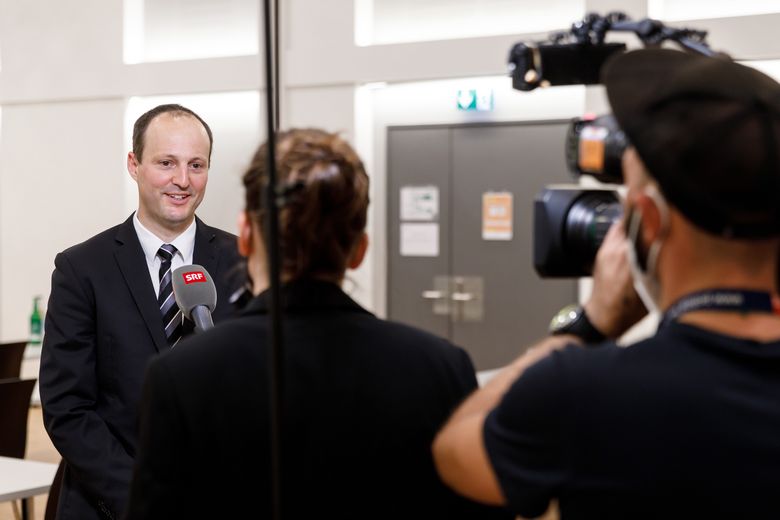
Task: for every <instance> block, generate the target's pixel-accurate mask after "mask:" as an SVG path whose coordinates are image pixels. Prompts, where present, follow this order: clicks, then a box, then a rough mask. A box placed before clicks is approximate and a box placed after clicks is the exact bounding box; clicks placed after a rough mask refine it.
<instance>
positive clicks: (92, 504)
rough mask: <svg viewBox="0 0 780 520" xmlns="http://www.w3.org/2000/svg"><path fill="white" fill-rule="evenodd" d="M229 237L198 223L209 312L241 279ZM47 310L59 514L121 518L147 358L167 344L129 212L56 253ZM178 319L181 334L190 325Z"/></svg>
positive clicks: (45, 373)
mask: <svg viewBox="0 0 780 520" xmlns="http://www.w3.org/2000/svg"><path fill="white" fill-rule="evenodd" d="M239 261H240V257H239V255H238V251H237V247H236V237H235V236H233V235H231V234H229V233H226V232H224V231H221V230H219V229H216V228H212V227H210V226H207V225H205V224H204V223H203V222H201V221H200V220H198V221H197V231H196V233H195V248H194V250H193V262H194V263H197V264H200V265H202V266H203V267H205V268H206V270H207V271H208V272H209V273H210V274H211V276H212V277H213V279H214V281H215V284H216V286H217V307H216V309H215V310H214V319H215V320H216V321H219V320H220V319H223V318H225V317H227V316H229V315H231V314H234V312H233V309H232V307H231V305H230V303H228V300H229V296H230V294H231V293H232V292H233V291H234V290H235V289H236V288H237V287H240V286H241V284H242V283H243V278H244V277H243V276H242V274H241V273H240V272H239V271H237V270H236V268H235V266H236V264H237V263H238V262H239ZM54 265H55V270H54V274H53V275H52V288H51V296H50V298H49V305H48V311H47V314H46V321H45V324H46V333H45V335H44V339H43V349H42V353H41V369H40V392H41V401H42V405H43V416H44V421H45V426H46V430H47V432H48V433H49V436H50V437H51V439H52V442H53V443H54V446H55V447H56V448H57V451H59V452H60V454H61V455H62V457H63V458H64V459H65V462H66V469H65V473H64V478H63V485H62V491H61V493H60V499H59V507H58V517H57V518H58V519H59V520H68V519H73V520H91V519H98V518H118V517H120V515H121V513H122V511H123V509H124V507H125V505H126V501H127V495H128V493H129V487H130V477H131V475H132V469H133V457H134V456H135V451H136V433H137V416H136V413H137V409H138V401H139V400H140V397H141V384H142V382H143V374H144V370H145V368H146V365H147V362H148V361H149V359H150V358H151V357H152V356H153V355H155V354H156V353H157V352H160V351H165V350H168V349H169V347H168V344H167V341H166V339H165V331H164V330H163V323H162V317H161V316H160V310H159V308H158V306H157V295H156V294H155V293H154V288H153V285H152V281H151V279H150V277H149V269H148V267H147V265H146V259H145V258H144V253H143V250H142V248H141V244H140V242H139V241H138V235H136V232H135V228H134V227H133V220H132V216H131V217H130V218H128V219H127V220H126V221H125V222H124V223H122V224H120V225H118V226H115V227H113V228H111V229H108V230H106V231H104V232H102V233H100V234H98V235H96V236H94V237H92V238H91V239H89V240H87V241H86V242H83V243H81V244H78V245H76V246H73V247H71V248H69V249H67V250H66V251H64V252H62V253H60V254H58V255H57V258H56V259H55V261H54ZM192 328H193V326H192V323H190V322H186V323H185V327H184V333H185V334H187V333H188V331H190V332H191V331H192Z"/></svg>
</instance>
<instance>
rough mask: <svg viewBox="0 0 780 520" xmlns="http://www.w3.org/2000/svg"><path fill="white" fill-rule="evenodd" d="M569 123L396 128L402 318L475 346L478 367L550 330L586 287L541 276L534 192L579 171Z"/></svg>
mask: <svg viewBox="0 0 780 520" xmlns="http://www.w3.org/2000/svg"><path fill="white" fill-rule="evenodd" d="M566 127H567V125H566V123H565V122H561V121H556V122H550V123H533V124H526V123H519V124H494V125H467V126H428V127H391V128H389V129H388V201H387V202H388V230H387V231H388V285H387V297H388V301H387V304H388V305H387V309H388V317H389V318H390V319H392V320H396V321H400V322H403V323H407V324H410V325H414V326H416V327H420V328H422V329H425V330H427V331H430V332H432V333H434V334H437V335H440V336H443V337H446V338H448V339H450V340H451V341H453V342H454V343H455V344H457V345H460V346H462V347H464V348H465V349H466V350H467V351H468V352H469V354H470V355H471V357H472V359H473V360H474V363H475V365H476V368H477V369H478V370H487V369H492V368H497V367H500V366H503V365H505V364H507V363H508V362H510V361H511V360H512V359H514V358H515V357H516V356H517V355H519V354H520V353H521V352H522V351H523V350H525V349H526V348H527V347H528V346H530V345H531V344H533V343H534V342H536V341H538V340H539V339H540V338H542V337H544V336H545V334H546V330H547V326H548V324H549V322H550V318H551V317H552V316H553V314H554V313H555V312H556V311H558V310H559V309H560V308H561V307H563V306H564V305H566V304H569V303H572V302H574V301H576V295H577V293H576V281H575V280H549V279H548V280H543V279H540V278H539V277H538V276H537V274H536V272H535V271H534V269H533V258H532V250H533V249H532V248H533V243H532V238H533V237H532V232H533V221H532V218H533V200H534V196H535V195H536V194H537V193H538V192H539V191H540V190H541V189H542V187H543V186H544V185H546V184H552V183H560V182H572V178H571V177H570V175H569V174H568V172H567V170H566V166H565V160H564V137H565V134H566ZM493 216H496V219H493V218H492V217H493ZM507 228H508V232H507Z"/></svg>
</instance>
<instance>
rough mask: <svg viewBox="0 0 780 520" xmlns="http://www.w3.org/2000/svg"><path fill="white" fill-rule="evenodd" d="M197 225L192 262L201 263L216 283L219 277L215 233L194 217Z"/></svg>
mask: <svg viewBox="0 0 780 520" xmlns="http://www.w3.org/2000/svg"><path fill="white" fill-rule="evenodd" d="M195 221H196V223H197V227H196V229H195V248H194V249H193V252H192V263H194V264H198V265H201V266H203V267H205V268H206V271H208V273H209V274H210V275H211V278H212V281H213V282H214V283H216V280H218V279H219V255H218V254H217V249H216V244H215V243H214V238H215V237H216V233H214V231H213V229H212V228H211V227H209V226H207V225H206V224H204V223H203V221H201V220H200V219H199V218H197V217H195Z"/></svg>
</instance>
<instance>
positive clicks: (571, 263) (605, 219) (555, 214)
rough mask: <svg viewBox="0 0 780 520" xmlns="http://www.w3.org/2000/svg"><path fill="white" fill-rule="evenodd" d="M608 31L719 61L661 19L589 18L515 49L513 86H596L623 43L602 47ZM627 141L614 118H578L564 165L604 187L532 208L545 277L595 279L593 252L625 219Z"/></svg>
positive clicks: (696, 39)
mask: <svg viewBox="0 0 780 520" xmlns="http://www.w3.org/2000/svg"><path fill="white" fill-rule="evenodd" d="M609 31H623V32H633V33H635V34H636V35H637V36H638V37H639V39H640V40H641V42H642V43H643V45H644V46H659V45H661V44H662V43H663V42H664V41H673V42H675V43H677V44H679V45H680V46H682V47H683V48H685V49H687V50H689V51H691V52H697V53H699V54H704V55H708V56H711V55H714V54H715V52H714V51H712V50H711V49H710V48H709V46H708V45H707V43H706V42H705V37H706V35H707V33H706V32H705V31H698V30H692V29H677V28H671V27H666V26H665V25H664V24H663V23H661V22H660V21H658V20H651V19H644V20H640V21H632V20H631V19H629V17H628V16H626V15H625V14H624V13H620V12H614V13H609V14H608V15H607V16H599V15H597V14H593V13H591V14H588V15H587V16H586V17H585V18H584V19H583V20H581V21H579V22H576V23H574V24H572V26H571V29H570V30H569V31H563V32H557V33H553V34H552V35H551V36H550V39H549V41H545V42H534V43H526V42H521V43H517V44H515V45H514V46H513V47H512V49H511V51H510V53H509V71H510V74H511V76H512V87H513V88H515V89H516V90H521V91H529V90H533V89H535V88H537V87H548V86H556V85H594V84H598V83H599V76H600V72H601V67H602V65H604V63H605V62H606V61H607V60H608V59H609V58H610V57H611V56H612V55H613V54H616V53H622V52H625V50H626V45H625V44H623V43H605V42H604V38H605V36H606V34H607V32H609ZM628 144H629V143H628V139H627V138H626V135H625V134H624V133H623V131H622V130H621V129H620V128H619V126H618V124H617V122H616V121H615V119H614V117H612V116H611V115H604V116H601V117H595V118H594V117H588V118H575V119H573V120H572V121H571V123H570V125H569V130H568V132H567V135H566V142H565V154H566V164H567V167H568V169H569V171H570V172H572V174H574V175H575V177H576V178H579V176H581V175H589V176H591V177H593V178H594V179H596V180H597V181H599V182H601V183H603V184H604V185H603V187H601V188H598V189H584V188H580V187H579V186H576V185H575V186H565V187H564V186H554V185H551V186H546V187H545V188H544V189H543V190H542V191H541V193H539V194H538V195H537V196H536V198H535V201H534V239H533V240H534V244H533V249H534V252H533V255H534V268H535V269H536V272H537V273H538V274H539V275H540V276H541V277H543V278H555V277H576V276H590V275H591V274H592V270H593V262H594V260H595V257H596V252H597V251H598V249H599V246H600V245H601V242H602V241H603V240H604V236H605V235H606V233H607V231H608V230H609V228H610V226H612V224H613V223H614V222H615V221H616V220H618V219H619V218H620V217H621V215H622V205H621V202H620V199H619V197H618V194H617V185H619V184H622V182H623V173H622V167H621V163H622V156H623V151H624V150H625V149H626V147H627V146H628Z"/></svg>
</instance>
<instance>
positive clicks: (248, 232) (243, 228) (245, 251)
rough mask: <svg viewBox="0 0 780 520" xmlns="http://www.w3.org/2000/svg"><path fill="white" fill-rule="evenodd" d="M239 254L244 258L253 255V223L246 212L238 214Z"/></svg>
mask: <svg viewBox="0 0 780 520" xmlns="http://www.w3.org/2000/svg"><path fill="white" fill-rule="evenodd" d="M236 224H237V226H238V253H239V254H240V255H241V256H243V257H245V258H246V257H248V256H249V255H251V254H252V223H251V222H250V221H249V215H247V214H246V211H242V212H241V213H239V214H238V221H237V223H236Z"/></svg>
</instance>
